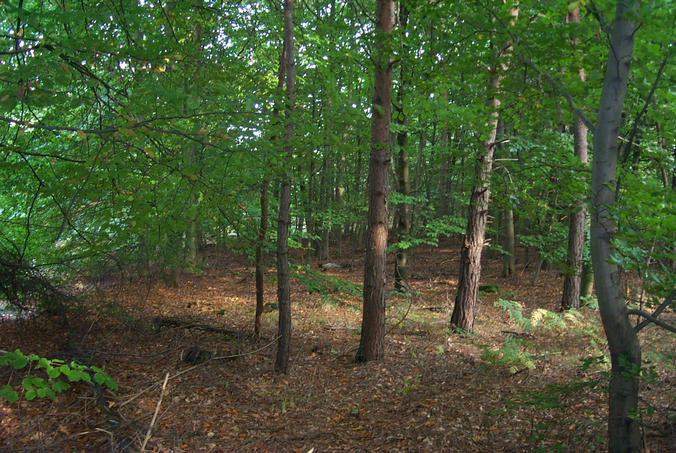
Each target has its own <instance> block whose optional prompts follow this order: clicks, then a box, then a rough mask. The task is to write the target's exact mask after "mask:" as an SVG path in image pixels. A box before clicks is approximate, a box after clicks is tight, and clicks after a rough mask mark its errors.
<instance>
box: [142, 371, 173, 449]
mask: <svg viewBox="0 0 676 453" xmlns="http://www.w3.org/2000/svg"><path fill="white" fill-rule="evenodd" d="M168 380H169V373H167V374H165V375H164V383H163V384H162V391H161V392H160V399H158V400H157V405H155V413H154V414H153V418H152V420H150V425H148V431H146V437H145V439H143V444H142V445H141V453H143V451H144V450H145V449H146V444H147V443H148V441H149V440H150V434H151V433H152V431H153V426H155V421H156V420H157V413H158V412H159V411H160V405H161V404H162V398H164V391H165V390H166V389H167V381H168Z"/></svg>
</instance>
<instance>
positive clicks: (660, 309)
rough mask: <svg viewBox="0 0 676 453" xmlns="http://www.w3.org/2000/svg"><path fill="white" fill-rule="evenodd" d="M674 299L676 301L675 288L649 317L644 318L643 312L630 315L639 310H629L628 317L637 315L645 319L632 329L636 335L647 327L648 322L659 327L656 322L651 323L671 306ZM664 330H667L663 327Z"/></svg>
mask: <svg viewBox="0 0 676 453" xmlns="http://www.w3.org/2000/svg"><path fill="white" fill-rule="evenodd" d="M674 299H676V288H675V289H673V290H672V291H671V294H669V296H667V298H666V299H664V302H662V303H661V304H660V306H659V307H657V308H656V309H655V311H654V312H653V314H652V315H650V317H648V316H645V315H644V314H643V312H640V313H632V312H633V311H639V310H629V314H630V315H631V314H634V315H639V316H643V317H644V318H646V319H644V320H643V321H641V322H640V323H639V324H637V325H636V327H634V330H635V331H636V332H637V333H638V332H639V331H640V330H641V329H643V328H644V327H645V326H647V325H648V324H649V323H650V322H654V323H655V324H657V325H659V326H661V324H659V323H657V322H656V321H653V319H657V317H658V316H659V315H660V313H662V312H663V311H664V309H665V308H667V307H668V306H669V305H671V304H672V303H673V302H674ZM660 322H661V321H660ZM661 327H664V326H661ZM665 329H667V328H666V327H665ZM667 330H669V329H667ZM672 332H673V330H672Z"/></svg>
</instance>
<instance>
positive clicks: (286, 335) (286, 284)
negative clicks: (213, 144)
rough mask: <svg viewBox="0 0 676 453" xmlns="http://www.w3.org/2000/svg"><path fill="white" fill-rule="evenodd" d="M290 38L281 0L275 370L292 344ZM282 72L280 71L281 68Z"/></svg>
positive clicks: (289, 6) (289, 19)
mask: <svg viewBox="0 0 676 453" xmlns="http://www.w3.org/2000/svg"><path fill="white" fill-rule="evenodd" d="M293 41H294V39H293V0H284V44H283V45H284V53H285V56H286V108H285V119H286V134H285V135H284V152H283V154H284V156H283V160H284V163H283V168H284V169H283V172H284V174H283V176H282V183H281V189H280V194H279V220H278V224H277V304H278V307H279V328H278V331H277V335H278V336H279V339H278V341H277V356H276V359H275V371H276V372H278V373H283V374H286V373H287V372H288V371H289V349H290V345H291V284H290V281H289V225H290V223H291V215H290V208H291V177H290V175H289V171H290V169H289V166H290V162H291V160H292V158H293V156H292V153H293V147H292V145H291V139H292V138H293V130H294V121H293V111H294V93H295V85H296V59H295V48H294V42H293ZM280 72H281V71H280Z"/></svg>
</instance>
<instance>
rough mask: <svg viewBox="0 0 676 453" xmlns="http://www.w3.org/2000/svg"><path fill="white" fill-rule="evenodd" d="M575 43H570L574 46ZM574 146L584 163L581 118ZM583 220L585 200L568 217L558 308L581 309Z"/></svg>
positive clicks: (571, 16) (575, 15)
mask: <svg viewBox="0 0 676 453" xmlns="http://www.w3.org/2000/svg"><path fill="white" fill-rule="evenodd" d="M568 21H569V22H580V7H579V6H578V7H577V8H575V9H574V10H573V11H571V12H569V13H568ZM574 45H575V43H573V46H574ZM586 79H587V78H586V75H585V73H584V69H580V80H582V82H585V81H586ZM573 143H574V145H573V146H574V149H575V156H576V157H577V158H578V159H580V162H582V163H583V164H587V163H588V162H589V158H588V157H587V126H585V124H584V122H583V121H582V119H581V118H579V117H577V116H576V117H575V123H574V124H573ZM585 217H586V210H585V207H584V200H578V201H577V202H576V203H575V210H574V211H573V212H572V213H571V214H570V225H569V227H568V261H567V263H566V276H565V278H564V280H563V297H562V299H561V309H562V310H568V309H569V308H580V296H581V290H582V266H583V264H584V259H583V252H584V242H585V240H584V239H585Z"/></svg>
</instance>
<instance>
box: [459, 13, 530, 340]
mask: <svg viewBox="0 0 676 453" xmlns="http://www.w3.org/2000/svg"><path fill="white" fill-rule="evenodd" d="M510 15H511V16H512V18H513V19H515V18H516V17H517V15H518V10H517V9H512V10H511V11H510ZM510 51H511V44H510V42H509V41H507V44H506V45H504V46H499V48H498V50H497V51H496V55H495V60H496V61H495V63H494V64H493V65H492V66H491V68H490V82H489V92H490V101H489V106H490V109H491V112H490V118H489V120H488V124H489V130H488V134H487V136H486V139H485V140H484V141H483V143H482V146H483V149H482V151H481V153H480V154H479V156H478V157H477V162H476V165H475V167H474V187H473V188H472V195H471V196H470V201H469V215H468V219H467V228H466V232H465V238H464V240H463V243H462V248H461V250H460V278H459V282H458V292H457V294H456V296H455V306H454V307H453V314H452V315H451V327H453V328H458V329H462V330H466V331H472V329H473V328H474V318H475V317H476V303H477V297H478V295H479V278H480V275H481V252H482V250H483V247H484V238H485V235H486V219H487V217H488V201H489V198H490V188H489V180H488V178H489V176H490V174H491V169H492V167H493V153H494V151H495V146H496V142H495V141H496V137H497V133H498V124H499V119H500V114H499V112H498V109H499V108H500V104H501V101H500V97H499V96H500V90H501V87H500V82H501V80H502V78H503V77H504V74H505V72H506V70H507V62H506V60H507V58H508V57H509V54H510Z"/></svg>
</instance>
